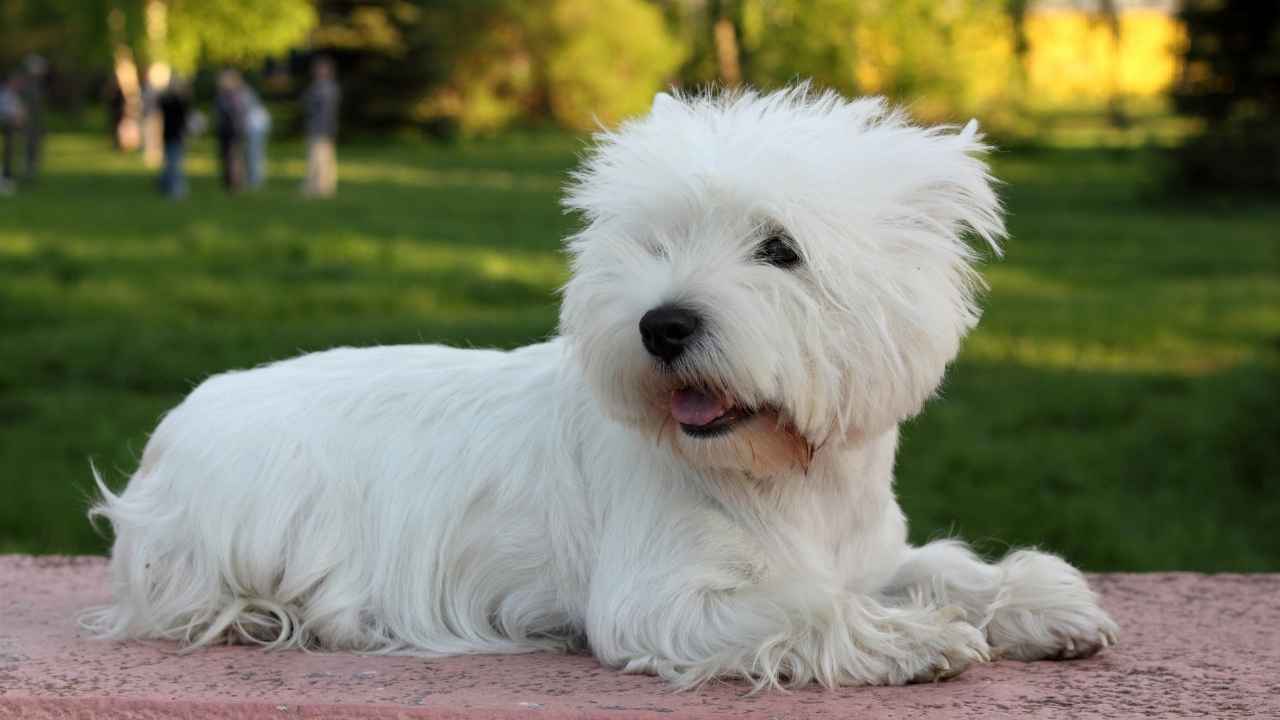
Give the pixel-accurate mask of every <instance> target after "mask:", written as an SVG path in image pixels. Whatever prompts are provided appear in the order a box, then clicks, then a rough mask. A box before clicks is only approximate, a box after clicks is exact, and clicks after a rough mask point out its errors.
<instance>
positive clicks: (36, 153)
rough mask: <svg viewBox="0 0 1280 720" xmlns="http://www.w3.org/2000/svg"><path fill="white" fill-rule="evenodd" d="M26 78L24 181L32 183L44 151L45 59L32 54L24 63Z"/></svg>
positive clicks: (46, 65) (24, 101) (38, 169)
mask: <svg viewBox="0 0 1280 720" xmlns="http://www.w3.org/2000/svg"><path fill="white" fill-rule="evenodd" d="M23 65H24V70H26V77H24V78H23V82H22V105H23V109H24V110H25V111H26V122H25V123H24V124H23V126H22V129H23V133H22V135H23V141H24V143H25V144H26V148H25V149H26V153H25V160H26V164H25V165H24V166H23V173H22V179H23V180H25V181H27V182H32V181H34V180H35V179H36V176H37V175H39V173H40V159H41V157H42V156H43V152H42V151H43V149H44V130H45V127H44V105H45V103H44V78H45V74H46V73H47V72H48V70H49V64H48V63H47V62H45V59H44V58H43V57H40V56H39V55H36V54H34V53H33V54H31V55H28V56H27V57H26V59H25V60H24V61H23Z"/></svg>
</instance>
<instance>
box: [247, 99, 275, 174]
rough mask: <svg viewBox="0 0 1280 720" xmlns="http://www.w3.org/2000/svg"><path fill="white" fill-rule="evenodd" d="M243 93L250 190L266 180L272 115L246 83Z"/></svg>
mask: <svg viewBox="0 0 1280 720" xmlns="http://www.w3.org/2000/svg"><path fill="white" fill-rule="evenodd" d="M243 93H244V95H243V100H244V108H245V144H244V160H245V171H246V172H245V180H246V182H247V183H248V186H249V188H250V189H257V188H259V187H262V183H263V181H265V180H266V169H267V136H268V134H269V133H270V132H271V113H270V112H268V111H267V106H266V105H263V104H262V99H261V98H259V97H258V94H257V93H256V92H254V91H253V88H251V87H249V85H248V83H245V85H244V90H243Z"/></svg>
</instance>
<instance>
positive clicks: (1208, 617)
mask: <svg viewBox="0 0 1280 720" xmlns="http://www.w3.org/2000/svg"><path fill="white" fill-rule="evenodd" d="M1092 580H1093V582H1094V583H1095V584H1096V587H1097V588H1098V589H1099V590H1100V591H1101V592H1102V595H1103V598H1104V604H1105V605H1106V607H1107V608H1108V609H1110V610H1111V612H1112V613H1113V614H1114V615H1115V617H1116V619H1117V620H1118V621H1119V623H1120V626H1121V644H1120V646H1119V647H1118V648H1115V649H1112V650H1110V651H1106V652H1104V653H1102V654H1100V655H1098V656H1096V657H1093V658H1090V659H1088V660H1080V661H1074V662H1037V663H1020V662H997V663H993V664H990V665H984V666H981V667H978V668H975V669H972V670H969V671H968V672H967V673H965V674H963V675H961V676H960V677H958V678H956V679H955V680H952V681H950V682H946V683H939V684H934V685H916V686H910V687H901V688H845V689H841V690H836V691H826V690H821V689H816V688H808V689H803V690H798V691H793V692H790V693H779V692H772V693H763V694H759V695H755V696H747V695H745V694H744V687H743V686H742V685H739V684H734V683H722V684H718V685H714V686H711V687H707V688H704V689H702V690H700V691H696V692H688V693H673V692H671V691H670V690H669V689H668V688H667V687H665V686H664V685H663V683H662V682H660V681H659V680H657V679H654V678H651V677H638V676H632V675H621V674H619V673H617V672H614V671H612V670H608V669H606V668H603V667H601V666H600V665H599V664H597V663H596V661H595V660H593V659H592V658H590V657H565V656H553V655H525V656H516V657H498V656H483V657H464V658H447V659H440V660H423V659H418V658H403V657H370V656H362V655H353V654H318V653H302V652H264V651H261V650H258V649H255V648H247V647H218V648H213V649H209V650H202V651H197V652H191V653H178V652H177V648H176V647H175V646H173V645H171V644H167V643H159V642H148V643H115V642H100V641H96V640H90V639H88V638H86V637H84V635H83V634H82V633H81V632H80V631H79V629H78V628H77V626H76V624H75V621H74V616H75V614H76V612H77V611H79V610H80V609H82V608H84V607H86V606H90V605H95V604H100V603H102V602H104V601H105V600H106V599H107V591H106V580H105V572H104V565H103V561H102V559H100V558H65V557H22V556H0V718H5V719H7V718H24V719H28V718H30V719H35V720H39V719H42V718H127V719H129V720H150V719H152V718H220V719H226V720H233V719H234V720H239V719H245V720H249V719H253V720H258V719H259V718H272V719H280V720H285V719H288V718H419V717H421V718H441V719H446V720H447V719H454V718H458V719H466V720H476V719H480V718H484V719H489V718H495V719H496V718H503V719H505V718H542V719H544V720H553V719H560V718H615V719H616V718H646V719H660V720H676V719H677V718H734V719H738V718H746V719H752V718H761V719H766V718H768V719H773V718H851V719H852V718H857V719H863V718H904V719H908V718H909V719H910V720H920V719H929V718H948V719H951V718H956V719H963V718H1015V717H1016V718H1026V717H1070V718H1136V717H1209V718H1233V717H1259V718H1267V717H1272V718H1275V717H1280V575H1208V576H1207V575H1195V574H1188V573H1170V574H1154V575H1099V576H1095V577H1093V578H1092Z"/></svg>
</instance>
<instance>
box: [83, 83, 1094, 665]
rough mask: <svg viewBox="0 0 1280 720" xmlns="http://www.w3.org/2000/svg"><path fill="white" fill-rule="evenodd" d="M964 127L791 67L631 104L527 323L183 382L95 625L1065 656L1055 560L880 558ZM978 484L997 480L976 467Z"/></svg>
mask: <svg viewBox="0 0 1280 720" xmlns="http://www.w3.org/2000/svg"><path fill="white" fill-rule="evenodd" d="M984 150H985V147H984V146H983V145H982V144H981V142H980V139H979V137H978V136H977V134H976V130H975V126H974V124H973V123H970V125H969V126H968V127H966V128H965V129H964V130H962V131H959V132H957V131H955V130H954V129H948V128H933V129H922V128H919V127H915V126H913V125H911V124H909V122H908V120H907V119H906V118H905V117H904V115H902V114H901V113H899V112H894V111H892V110H890V109H888V108H886V106H885V104H884V103H883V102H882V101H880V100H858V101H854V102H849V101H846V100H843V99H841V98H840V97H838V96H836V95H834V94H829V93H828V94H816V93H813V92H811V91H809V89H808V88H807V87H804V86H802V87H798V88H793V89H790V90H787V91H783V92H777V93H773V94H768V95H759V94H755V93H741V94H723V95H718V96H709V97H701V98H693V97H671V96H668V95H665V94H662V95H659V96H658V97H657V99H656V100H655V102H654V105H653V109H652V111H651V112H650V113H649V114H648V115H646V116H644V117H642V118H640V119H637V120H634V121H632V122H628V123H625V124H623V125H622V127H621V128H620V129H618V130H617V131H616V132H605V133H603V134H601V135H600V136H599V137H598V138H597V142H596V144H595V146H594V149H593V150H592V151H591V153H590V154H589V156H588V157H587V158H586V159H585V161H584V163H583V166H582V167H581V169H580V170H578V171H577V172H576V173H575V174H574V176H573V178H574V181H573V183H572V186H571V187H570V188H569V191H568V199H567V201H566V205H567V206H568V207H569V208H571V209H573V210H575V211H578V212H580V213H581V215H582V218H583V221H584V227H583V229H582V230H581V231H580V232H579V233H577V234H576V235H575V236H573V237H572V238H571V239H570V240H569V242H568V250H569V253H570V255H571V257H572V279H571V280H570V281H569V282H568V284H567V286H566V287H565V289H564V303H563V309H562V312H561V317H560V336H559V337H557V338H556V339H553V340H551V341H550V342H546V343H542V344H539V345H532V346H529V347H524V348H520V349H518V350H515V351H512V352H497V351H482V350H458V349H451V348H446V347H440V346H407V347H378V348H369V349H350V348H343V349H337V350H331V351H328V352H321V353H315V354H311V355H305V356H302V357H299V358H295V359H292V360H287V361H284V362H278V363H275V364H271V365H267V366H264V367H259V368H256V369H253V370H247V371H241V372H232V373H227V374H223V375H218V376H216V377H213V378H210V379H209V380H207V381H206V382H204V383H203V384H202V385H200V387H198V388H197V389H196V390H195V391H194V392H192V393H191V395H190V396H189V397H188V398H187V399H186V400H185V401H184V402H183V403H182V404H181V405H179V406H178V407H177V408H175V409H174V410H173V411H172V412H170V413H169V414H168V416H167V417H165V419H164V420H163V422H161V423H160V426H159V428H157V430H156V431H155V434H154V436H153V437H152V438H151V440H150V442H149V443H148V444H147V447H146V451H145V453H144V454H143V457H142V462H141V466H140V467H139V468H138V470H137V472H136V474H135V475H134V476H133V478H132V480H131V481H130V483H129V486H128V488H127V489H126V490H125V491H124V492H123V493H122V494H120V495H119V496H116V495H112V494H111V493H110V492H108V491H107V489H106V487H105V486H102V483H101V480H99V485H100V486H102V493H103V495H104V500H103V501H102V503H101V504H100V505H99V506H98V507H97V508H95V509H94V511H93V512H94V514H96V515H100V516H104V517H106V518H108V519H109V520H110V522H111V524H112V525H113V526H114V529H115V536H116V541H115V547H114V549H113V553H112V555H113V557H112V561H111V572H112V583H113V591H114V598H115V599H114V604H112V605H110V606H109V607H106V608H100V609H98V610H96V611H94V612H92V613H90V614H89V615H88V617H87V619H86V622H87V624H88V625H89V626H90V627H91V628H92V629H94V630H95V631H97V633H98V634H99V635H102V636H106V637H112V638H132V637H137V638H170V639H175V640H180V641H183V642H185V643H190V644H194V645H203V644H207V643H211V642H215V641H254V642H260V643H264V644H267V645H269V646H271V647H316V648H322V649H347V650H356V651H371V652H397V653H400V652H403V653H415V654H422V655H434V654H454V653H512V652H526V651H533V650H545V649H564V648H568V647H582V646H583V645H584V644H585V645H586V646H587V647H589V648H590V650H591V651H592V652H593V653H594V654H595V655H596V657H598V658H599V659H600V660H601V661H602V662H603V663H605V664H607V665H609V666H613V667H616V668H621V669H624V670H626V671H627V672H647V673H657V674H659V675H661V676H662V677H664V678H667V679H669V680H671V681H672V682H674V683H675V684H677V685H679V686H681V687H688V686H692V685H696V684H698V683H701V682H703V681H705V680H708V679H710V678H716V677H740V678H746V679H747V680H749V681H750V682H752V683H754V684H755V685H756V686H757V687H765V686H774V685H778V684H781V683H793V684H801V683H808V682H818V683H821V684H823V685H827V686H833V685H846V684H852V685H857V684H898V683H906V682H911V681H919V680H931V679H937V678H945V677H950V676H952V675H955V674H957V673H959V672H960V671H962V670H964V669H965V667H966V666H968V665H970V664H971V663H974V662H979V661H986V660H988V659H991V658H993V657H997V656H1004V657H1013V658H1020V659H1025V660H1031V659H1036V658H1069V657H1080V656H1085V655H1089V654H1092V653H1094V652H1096V651H1097V650H1098V649H1100V648H1103V647H1106V646H1108V645H1110V644H1111V643H1113V642H1115V639H1116V632H1117V629H1116V626H1115V624H1114V623H1113V622H1112V621H1111V619H1110V618H1109V617H1108V616H1107V614H1106V613H1105V612H1104V611H1103V610H1102V609H1101V608H1100V607H1099V605H1098V602H1097V598H1096V597H1095V595H1094V593H1093V592H1091V591H1090V589H1089V587H1088V586H1087V585H1086V582H1085V580H1084V578H1083V577H1082V576H1081V574H1080V573H1079V572H1078V571H1077V570H1075V569H1074V568H1072V567H1071V566H1069V565H1068V564H1067V563H1065V562H1063V561H1062V560H1060V559H1059V558H1057V557H1054V556H1052V555H1048V554H1044V553H1040V552H1033V551H1020V552H1015V553H1013V554H1011V555H1009V556H1008V557H1006V558H1005V559H1004V560H1003V561H1001V562H1000V563H998V564H994V565H991V564H987V563H985V562H983V561H982V560H980V559H978V558H977V557H975V555H974V554H973V553H971V552H970V551H969V550H968V549H966V547H965V546H964V545H963V544H961V543H959V542H956V541H941V542H934V543H931V544H928V545H925V546H923V547H911V546H909V545H908V544H907V542H906V523H905V520H904V518H903V515H902V512H901V511H900V510H899V508H898V504H897V502H896V501H895V499H894V495H893V487H892V485H893V462H894V452H895V446H896V444H897V439H898V431H897V426H898V423H900V422H902V421H903V420H904V419H906V418H909V417H911V416H912V415H914V414H915V413H917V412H918V411H919V410H920V409H921V406H922V405H923V404H924V402H925V401H926V400H927V399H928V398H929V397H930V395H931V394H932V393H933V392H934V391H935V389H936V388H937V387H938V384H939V382H940V381H941V379H942V376H943V372H944V370H945V369H946V367H947V364H948V363H949V362H950V361H951V360H952V359H953V358H954V357H955V355H956V352H957V349H958V348H959V345H960V341H961V338H962V337H963V336H964V335H965V333H966V332H967V331H968V330H969V329H970V328H972V327H973V326H974V325H975V323H976V322H977V320H978V310H977V308H976V307H975V292H976V290H977V288H978V287H979V286H980V284H981V283H980V280H979V278H978V277H977V275H976V273H975V271H974V269H973V263H974V261H975V258H976V253H975V251H974V250H972V249H970V247H968V246H967V245H966V244H965V242H964V238H963V236H964V235H966V234H972V235H973V236H976V237H977V238H980V239H982V240H983V241H985V242H987V243H990V244H991V246H992V247H993V248H994V247H995V243H996V241H997V240H998V239H999V238H1000V237H1001V236H1002V234H1003V225H1002V220H1001V209H1000V204H999V201H998V200H997V198H996V195H995V194H994V193H993V191H992V187H991V185H992V179H991V177H990V176H989V175H988V171H987V167H986V165H985V164H984V163H983V161H982V160H981V159H980V156H981V155H982V153H983V151H984ZM991 481H992V482H999V479H998V478H992V480H991Z"/></svg>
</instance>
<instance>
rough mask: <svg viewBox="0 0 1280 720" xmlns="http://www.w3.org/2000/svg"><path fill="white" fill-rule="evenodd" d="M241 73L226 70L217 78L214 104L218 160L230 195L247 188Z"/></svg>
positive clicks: (224, 184) (223, 180) (223, 181)
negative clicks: (245, 181) (245, 185)
mask: <svg viewBox="0 0 1280 720" xmlns="http://www.w3.org/2000/svg"><path fill="white" fill-rule="evenodd" d="M243 82H244V81H243V80H241V78H240V73H238V72H236V71H235V70H223V71H222V73H221V74H220V75H218V96H217V98H216V99H215V100H214V106H213V113H214V127H215V131H216V132H217V136H218V160H219V164H220V166H221V168H222V185H223V187H225V188H226V189H227V191H228V192H236V191H238V190H240V189H241V188H242V187H243V186H244V134H245V121H246V117H245V107H244V95H243V93H241V92H240V86H241V85H242V84H243Z"/></svg>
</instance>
